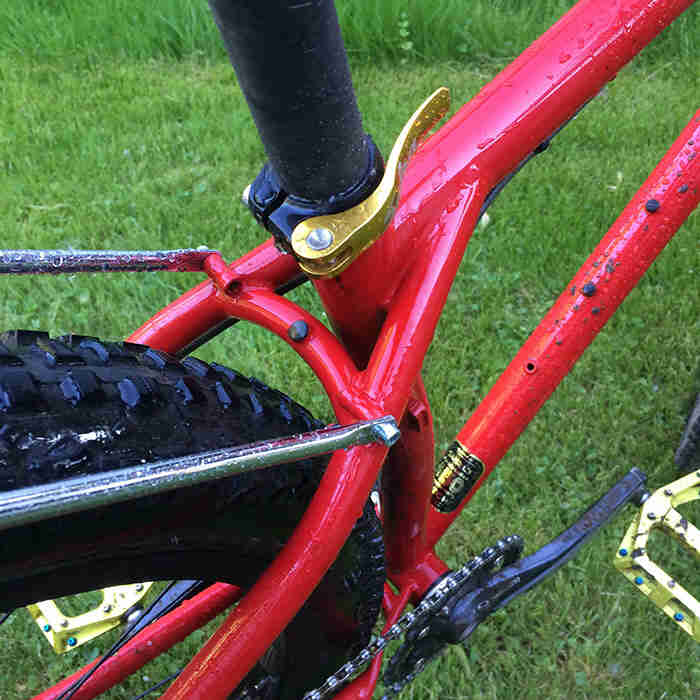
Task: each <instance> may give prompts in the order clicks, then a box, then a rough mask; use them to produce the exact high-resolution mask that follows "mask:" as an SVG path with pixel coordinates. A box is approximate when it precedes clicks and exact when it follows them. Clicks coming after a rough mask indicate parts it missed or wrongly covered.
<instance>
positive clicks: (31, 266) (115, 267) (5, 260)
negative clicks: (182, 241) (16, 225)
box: [0, 246, 218, 275]
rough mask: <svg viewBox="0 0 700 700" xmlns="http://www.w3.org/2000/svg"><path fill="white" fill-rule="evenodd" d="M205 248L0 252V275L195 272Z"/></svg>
mask: <svg viewBox="0 0 700 700" xmlns="http://www.w3.org/2000/svg"><path fill="white" fill-rule="evenodd" d="M217 252H218V251H216V250H211V249H209V248H207V247H206V246H200V247H199V248H181V249H178V250H0V274H6V275H7V274H9V275H41V274H44V275H46V274H48V275H60V274H67V273H75V272H119V271H123V272H146V271H151V270H170V271H173V272H199V271H201V270H203V269H204V261H205V260H206V258H207V257H208V256H209V255H211V254H212V253H217Z"/></svg>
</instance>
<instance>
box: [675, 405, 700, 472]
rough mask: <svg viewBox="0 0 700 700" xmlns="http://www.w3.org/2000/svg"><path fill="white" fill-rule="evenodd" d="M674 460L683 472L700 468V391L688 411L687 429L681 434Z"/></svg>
mask: <svg viewBox="0 0 700 700" xmlns="http://www.w3.org/2000/svg"><path fill="white" fill-rule="evenodd" d="M674 461H675V462H676V466H677V467H678V470H679V471H680V472H681V474H689V473H690V472H692V471H693V470H694V469H700V393H699V394H698V395H697V396H696V397H695V402H694V403H693V404H692V406H691V408H690V412H689V413H688V420H687V421H686V424H685V430H684V431H683V435H682V436H681V440H680V443H679V445H678V449H677V450H676V454H675V456H674Z"/></svg>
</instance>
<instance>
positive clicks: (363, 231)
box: [292, 87, 450, 277]
mask: <svg viewBox="0 0 700 700" xmlns="http://www.w3.org/2000/svg"><path fill="white" fill-rule="evenodd" d="M449 107H450V91H449V90H448V89H447V88H446V87H441V88H439V89H438V90H436V91H435V92H434V93H433V94H432V95H431V96H430V97H429V98H428V99H427V100H425V102H423V104H422V105H421V106H420V107H419V108H418V109H417V110H416V112H415V113H414V114H413V116H412V117H411V118H410V119H409V120H408V123H407V124H406V126H404V128H403V129H402V130H401V133H400V134H399V137H398V139H396V143H395V144H394V147H393V148H392V150H391V154H390V155H389V159H388V160H387V163H386V169H385V171H384V176H383V177H382V180H381V182H380V183H379V185H378V186H377V188H376V189H375V190H374V192H372V194H371V195H370V196H369V197H368V198H367V199H365V200H364V201H363V202H360V204H357V205H356V206H354V207H351V208H350V209H347V210H346V211H343V212H339V213H338V214H327V215H324V216H314V217H312V218H310V219H306V221H302V222H301V223H300V224H298V225H297V226H296V228H295V229H294V231H293V232H292V249H293V251H294V255H295V256H296V258H297V259H298V261H299V267H301V269H302V270H304V272H306V274H307V275H309V276H310V277H335V276H336V275H339V274H340V273H341V272H342V271H343V270H345V268H347V267H348V266H349V265H350V264H351V263H352V262H353V261H354V260H355V259H356V258H358V257H359V255H360V254H361V253H362V252H363V251H364V250H366V249H367V248H368V247H369V246H370V245H372V243H374V241H376V240H377V239H378V238H379V237H380V236H381V235H382V233H384V231H385V230H386V228H387V226H388V225H389V222H390V221H391V219H392V217H393V216H394V212H395V211H396V206H397V204H398V200H399V187H400V186H401V180H402V178H403V176H404V173H405V172H406V166H407V165H408V161H409V160H410V158H411V156H412V155H413V154H414V153H415V151H416V149H417V148H418V143H419V142H420V139H421V137H423V136H424V135H425V134H427V133H428V132H429V131H430V130H431V129H432V128H433V127H434V126H435V124H437V123H438V122H439V121H440V120H441V119H442V118H443V117H444V116H445V115H446V114H447V111H448V109H449ZM315 229H326V231H328V232H330V234H331V236H332V242H331V244H330V245H329V246H328V247H327V248H325V249H323V250H314V249H313V248H311V247H310V246H309V245H307V243H306V239H307V237H308V236H309V234H310V233H311V232H312V231H314V230H315Z"/></svg>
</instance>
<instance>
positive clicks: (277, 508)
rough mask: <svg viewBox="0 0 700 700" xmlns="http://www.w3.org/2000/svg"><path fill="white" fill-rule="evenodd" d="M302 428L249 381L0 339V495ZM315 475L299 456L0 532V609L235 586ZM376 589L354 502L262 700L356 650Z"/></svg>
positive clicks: (14, 337)
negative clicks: (99, 593)
mask: <svg viewBox="0 0 700 700" xmlns="http://www.w3.org/2000/svg"><path fill="white" fill-rule="evenodd" d="M318 425H319V424H318V423H317V422H316V421H314V419H313V418H312V417H311V415H310V414H309V413H308V412H307V411H306V410H305V409H303V408H302V407H301V406H299V405H298V404H296V403H294V402H293V401H291V400H290V399H289V398H288V397H286V396H284V395H283V394H281V393H279V392H277V391H274V390H272V389H269V388H268V387H266V386H265V385H263V384H262V383H261V382H259V381H257V380H255V379H246V378H244V377H242V376H241V375H239V374H238V373H236V372H234V371H233V370H230V369H226V368H224V367H221V366H219V365H215V364H212V365H208V364H206V363H204V362H202V361H200V360H197V359H194V358H187V359H185V360H183V361H182V362H178V361H177V360H175V359H174V358H173V357H171V356H169V355H167V354H165V353H162V352H159V351H156V350H152V349H149V348H147V347H145V346H140V345H134V344H130V343H105V342H101V341H99V340H97V339H95V338H88V337H84V336H64V337H62V338H59V339H56V340H51V339H50V338H49V337H48V335H47V334H45V333H38V332H28V331H11V332H8V333H4V334H2V335H1V336H0V491H7V490H11V489H15V488H21V487H24V486H30V485H37V484H44V483H49V482H53V481H56V480H59V479H62V478H68V477H73V476H77V475H80V474H88V473H98V472H102V471H106V470H109V469H114V468H117V467H121V466H126V465H130V464H135V463H138V462H139V461H146V460H154V459H158V458H164V457H172V456H177V455H181V454H187V453H192V452H197V451H202V450H207V449H214V448H217V447H221V446H224V445H235V444H244V443H247V442H253V441H256V440H263V439H268V438H272V437H277V436H280V435H289V434H293V433H299V432H304V431H306V430H309V429H312V428H314V427H317V426H318ZM325 464H326V460H325V459H316V460H306V461H304V462H299V463H297V464H295V465H285V466H283V467H277V468H270V469H265V470H262V471H257V472H252V473H249V474H244V475H240V476H236V477H232V478H230V479H226V480H221V481H217V482H213V483H211V484H205V485H202V486H198V487H193V488H188V489H179V490H176V491H171V492H169V493H166V494H161V495H158V496H151V497H147V498H142V499H139V500H137V501H131V502H128V503H124V504H115V505H113V506H110V507H107V508H103V509H101V510H100V511H99V512H96V511H86V512H83V513H77V514H73V515H71V516H65V517H60V518H55V519H52V520H48V521H44V522H41V523H37V524H34V525H31V526H26V527H17V528H14V529H11V530H8V531H5V532H3V533H2V539H1V540H0V542H1V543H2V544H1V546H0V609H5V610H9V609H12V608H15V607H19V606H22V605H26V604H28V603H31V602H34V601H36V600H44V599H49V598H57V597H60V596H63V595H69V594H72V593H76V592H78V591H82V590H93V589H99V588H103V587H106V586H110V585H115V584H119V583H128V582H134V581H145V580H159V579H206V580H212V581H226V582H230V583H235V584H237V585H240V586H244V587H248V586H250V585H251V584H252V583H253V582H254V581H255V579H256V578H257V577H258V576H259V574H260V573H261V572H262V571H263V570H264V568H265V567H266V566H267V565H268V563H269V562H270V561H271V560H272V559H273V558H274V556H275V555H276V553H277V552H278V551H279V550H280V548H281V547H282V546H283V544H284V542H285V541H286V539H287V538H288V536H289V534H290V533H291V531H292V530H293V528H294V526H295V525H296V523H297V522H298V520H299V518H300V517H301V515H302V513H303V512H304V510H305V508H306V506H307V504H308V502H309V500H310V499H311V497H312V495H313V493H314V490H315V488H316V486H317V484H318V481H319V479H320V476H321V474H322V473H323V469H324V468H325ZM384 577H385V571H384V556H383V542H382V536H381V529H380V525H379V522H378V520H377V518H376V515H375V514H374V511H373V509H372V508H371V507H369V506H368V507H366V508H365V511H364V514H363V515H362V517H361V518H360V519H359V520H358V522H357V524H356V526H355V529H354V531H353V534H352V535H351V537H350V538H349V540H348V542H347V543H346V545H345V546H344V548H343V550H342V551H341V553H340V555H339V556H338V559H337V560H336V562H335V564H334V565H333V566H332V567H331V569H330V570H329V572H328V573H327V575H326V577H325V578H324V579H323V581H322V583H321V584H320V585H319V587H318V588H317V590H316V592H315V593H314V595H313V596H312V597H311V599H310V600H309V601H308V602H307V604H306V606H305V607H304V609H303V610H302V611H301V612H300V613H299V615H297V617H296V618H295V620H294V621H293V622H292V623H291V624H290V625H289V627H288V628H287V630H286V631H285V636H286V642H287V643H286V644H284V645H282V646H283V648H284V649H286V651H285V652H284V653H285V654H286V661H285V663H284V664H283V668H284V670H283V671H282V678H281V679H279V680H280V683H279V685H281V690H280V691H275V692H274V693H273V694H272V695H271V696H270V695H269V694H268V695H266V696H265V697H266V698H267V697H279V698H285V700H286V699H287V698H299V697H301V695H302V694H303V691H304V690H306V689H308V688H310V687H314V686H315V685H316V684H317V683H319V682H321V681H322V680H323V679H324V678H325V677H326V676H327V675H329V674H330V673H331V672H332V671H334V670H335V669H336V668H337V667H338V666H339V665H340V664H342V663H343V662H344V661H345V660H347V658H349V657H350V655H352V654H354V653H355V652H356V651H357V650H358V649H359V648H361V647H362V646H363V645H365V644H366V643H367V641H368V638H369V634H370V632H371V629H372V626H373V625H374V622H375V620H376V618H377V615H378V612H379V608H380V604H381V596H382V589H383V583H384ZM277 653H278V654H279V650H278V652H277ZM273 685H275V686H277V685H278V684H277V683H274V684H273Z"/></svg>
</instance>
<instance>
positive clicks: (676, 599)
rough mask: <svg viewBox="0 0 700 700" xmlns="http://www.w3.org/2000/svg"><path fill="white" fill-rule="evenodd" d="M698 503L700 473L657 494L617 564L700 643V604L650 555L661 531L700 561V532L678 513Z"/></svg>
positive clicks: (643, 511) (638, 519)
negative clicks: (651, 537) (649, 545)
mask: <svg viewBox="0 0 700 700" xmlns="http://www.w3.org/2000/svg"><path fill="white" fill-rule="evenodd" d="M696 499H700V471H697V472H693V473H692V474H688V475H687V476H684V477H682V478H681V479H677V480H676V481H674V482H673V483H671V484H668V485H667V486H664V487H662V488H660V489H658V490H657V491H655V492H654V493H653V494H652V495H651V496H650V497H649V498H648V499H647V500H646V501H645V502H644V505H643V506H642V508H641V509H640V511H639V513H638V514H637V516H636V517H635V519H634V521H633V522H632V524H631V525H630V527H629V529H628V530H627V534H626V535H625V537H624V539H623V540H622V543H621V544H620V547H619V548H618V550H617V554H616V556H615V561H614V563H615V567H616V568H617V569H619V570H620V572H621V573H622V574H623V575H624V576H626V577H627V578H628V579H629V580H630V581H631V582H632V583H633V584H634V586H635V588H636V589H637V590H638V591H640V592H641V593H643V594H644V595H646V596H648V597H649V599H650V600H651V602H652V603H654V605H656V606H658V607H659V608H661V609H662V610H663V611H664V612H665V613H666V614H667V615H668V616H669V617H670V618H671V619H672V620H674V621H675V623H676V624H677V625H678V626H679V627H680V628H681V629H683V630H684V631H685V632H687V633H688V634H689V635H690V636H691V637H693V638H694V639H695V641H696V642H700V603H698V601H697V600H696V599H695V598H694V597H693V596H692V595H691V594H690V593H689V592H688V591H687V590H686V589H685V588H683V586H681V584H680V583H679V582H678V581H676V580H674V579H673V578H672V577H671V576H669V575H668V574H667V573H666V572H665V571H664V570H663V569H661V567H659V566H658V565H657V564H655V563H654V562H653V561H652V560H651V559H650V558H649V554H648V551H647V543H648V540H649V535H650V533H651V531H652V530H653V529H655V528H659V529H660V531H662V532H665V533H666V534H668V535H670V536H672V537H673V538H674V539H676V540H678V541H679V542H680V543H681V544H683V545H684V547H685V548H686V549H687V550H688V551H689V552H690V553H691V554H693V555H695V557H696V558H697V559H698V560H700V530H698V529H697V528H696V527H695V526H694V525H693V524H692V523H690V522H688V520H687V519H686V518H684V517H683V516H682V515H681V514H680V513H679V512H678V511H677V510H676V507H677V506H679V505H682V504H683V503H688V502H689V501H694V500H696Z"/></svg>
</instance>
